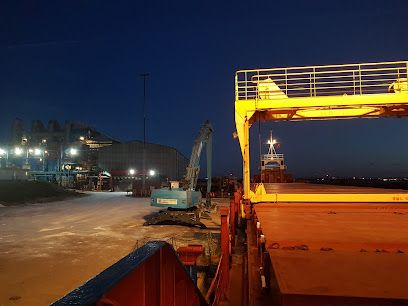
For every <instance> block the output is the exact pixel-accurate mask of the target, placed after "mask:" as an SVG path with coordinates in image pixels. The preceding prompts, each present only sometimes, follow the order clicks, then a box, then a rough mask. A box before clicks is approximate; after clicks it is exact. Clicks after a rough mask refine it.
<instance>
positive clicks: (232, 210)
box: [230, 198, 235, 246]
mask: <svg viewBox="0 0 408 306" xmlns="http://www.w3.org/2000/svg"><path fill="white" fill-rule="evenodd" d="M230 225H231V226H230V229H231V246H235V199H234V198H232V199H231V200H230Z"/></svg>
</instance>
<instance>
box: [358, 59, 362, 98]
mask: <svg viewBox="0 0 408 306" xmlns="http://www.w3.org/2000/svg"><path fill="white" fill-rule="evenodd" d="M358 75H359V81H360V95H361V94H363V88H362V81H361V65H360V64H359V65H358Z"/></svg>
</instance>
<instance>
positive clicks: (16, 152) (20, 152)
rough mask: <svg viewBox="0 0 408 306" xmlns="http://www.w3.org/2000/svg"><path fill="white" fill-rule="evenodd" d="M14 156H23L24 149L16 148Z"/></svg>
mask: <svg viewBox="0 0 408 306" xmlns="http://www.w3.org/2000/svg"><path fill="white" fill-rule="evenodd" d="M14 154H16V155H21V154H23V149H22V148H19V147H17V148H15V149H14Z"/></svg>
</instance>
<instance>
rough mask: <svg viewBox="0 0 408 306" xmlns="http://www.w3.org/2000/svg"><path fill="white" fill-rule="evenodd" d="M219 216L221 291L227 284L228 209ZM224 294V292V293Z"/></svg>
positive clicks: (224, 209) (222, 210)
mask: <svg viewBox="0 0 408 306" xmlns="http://www.w3.org/2000/svg"><path fill="white" fill-rule="evenodd" d="M220 215H221V255H222V259H221V260H222V261H221V273H222V280H221V286H222V288H223V291H224V290H226V289H227V287H228V284H229V255H230V254H229V232H228V207H222V208H221V209H220ZM224 292H225V291H224Z"/></svg>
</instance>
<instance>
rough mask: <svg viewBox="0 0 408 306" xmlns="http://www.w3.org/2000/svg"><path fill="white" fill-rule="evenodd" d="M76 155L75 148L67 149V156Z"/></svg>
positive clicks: (76, 150)
mask: <svg viewBox="0 0 408 306" xmlns="http://www.w3.org/2000/svg"><path fill="white" fill-rule="evenodd" d="M77 154H78V149H75V148H71V149H69V155H71V156H75V155H77Z"/></svg>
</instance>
